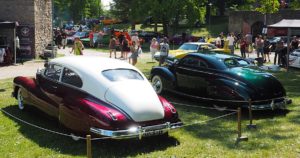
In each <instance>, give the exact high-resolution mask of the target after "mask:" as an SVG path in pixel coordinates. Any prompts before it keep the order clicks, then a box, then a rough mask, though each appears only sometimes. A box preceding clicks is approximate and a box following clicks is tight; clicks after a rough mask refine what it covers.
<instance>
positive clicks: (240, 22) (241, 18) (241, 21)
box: [228, 10, 300, 34]
mask: <svg viewBox="0 0 300 158" xmlns="http://www.w3.org/2000/svg"><path fill="white" fill-rule="evenodd" d="M264 19H265V18H264V15H263V14H261V13H259V12H256V11H233V12H230V13H229V26H228V29H229V30H228V31H229V32H242V33H243V34H246V33H247V32H251V31H252V28H253V24H255V23H257V22H260V23H264ZM266 19H267V20H266V24H267V25H271V24H274V23H277V22H279V21H280V20H282V19H300V10H280V11H279V12H277V13H274V14H267V16H266Z"/></svg>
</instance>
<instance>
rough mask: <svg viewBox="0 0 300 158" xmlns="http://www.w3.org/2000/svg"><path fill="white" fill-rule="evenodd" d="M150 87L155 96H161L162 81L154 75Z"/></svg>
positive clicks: (162, 89)
mask: <svg viewBox="0 0 300 158" xmlns="http://www.w3.org/2000/svg"><path fill="white" fill-rule="evenodd" d="M151 83H152V87H153V89H154V90H155V92H156V93H157V94H162V93H163V91H164V84H163V79H162V78H161V77H160V76H158V75H155V76H154V77H153V78H152V81H151Z"/></svg>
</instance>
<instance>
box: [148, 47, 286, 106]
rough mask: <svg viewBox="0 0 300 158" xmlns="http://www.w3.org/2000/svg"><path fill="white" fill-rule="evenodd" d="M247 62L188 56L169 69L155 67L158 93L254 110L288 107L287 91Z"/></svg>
mask: <svg viewBox="0 0 300 158" xmlns="http://www.w3.org/2000/svg"><path fill="white" fill-rule="evenodd" d="M249 65H252V64H251V63H250V62H248V61H247V60H245V59H243V58H240V57H237V56H231V55H225V54H196V53H191V54H188V55H186V56H185V57H184V58H182V59H181V60H179V61H177V62H174V63H173V64H170V65H169V66H168V67H154V68H152V70H151V76H150V79H151V82H152V86H153V87H154V89H155V91H156V92H157V93H158V94H161V93H163V92H164V91H171V92H175V93H178V94H181V95H185V96H189V97H194V98H198V99H201V100H203V101H207V102H208V103H213V104H219V105H224V106H232V105H234V106H242V107H247V106H248V100H249V99H251V100H252V101H253V104H252V108H253V109H254V110H259V109H271V108H272V109H274V108H285V106H286V103H288V102H289V100H288V99H286V92H285V89H284V88H283V86H282V85H281V83H280V82H279V81H278V80H277V79H276V78H275V77H274V76H273V75H272V74H270V73H267V72H263V71H261V70H256V69H252V68H250V67H249Z"/></svg>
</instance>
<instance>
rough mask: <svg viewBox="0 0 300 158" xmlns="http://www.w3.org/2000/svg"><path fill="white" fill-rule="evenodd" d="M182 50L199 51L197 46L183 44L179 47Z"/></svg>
mask: <svg viewBox="0 0 300 158" xmlns="http://www.w3.org/2000/svg"><path fill="white" fill-rule="evenodd" d="M179 49H182V50H198V45H197V44H183V45H181V46H180V47H179Z"/></svg>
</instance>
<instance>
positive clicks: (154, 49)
mask: <svg viewBox="0 0 300 158" xmlns="http://www.w3.org/2000/svg"><path fill="white" fill-rule="evenodd" d="M158 47H159V44H158V42H157V40H156V38H152V40H151V44H150V52H151V57H152V61H153V59H154V54H155V53H156V52H157V51H158Z"/></svg>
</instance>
